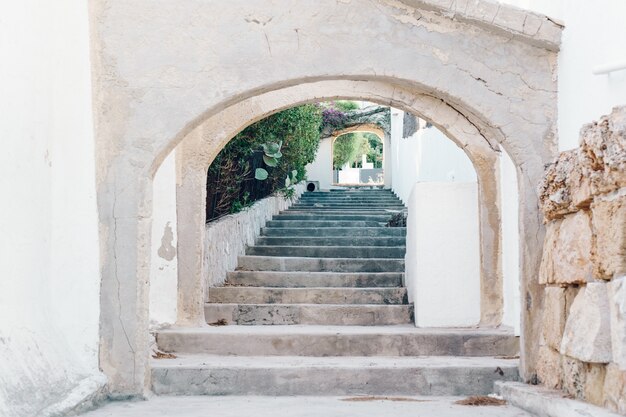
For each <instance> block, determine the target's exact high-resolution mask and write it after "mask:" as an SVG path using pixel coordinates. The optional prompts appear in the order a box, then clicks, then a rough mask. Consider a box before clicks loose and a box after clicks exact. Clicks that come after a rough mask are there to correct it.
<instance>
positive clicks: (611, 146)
mask: <svg viewBox="0 0 626 417" xmlns="http://www.w3.org/2000/svg"><path fill="white" fill-rule="evenodd" d="M539 193H540V204H541V209H542V211H543V214H544V217H545V223H546V230H547V232H546V238H545V242H544V251H543V258H542V263H541V269H540V276H539V282H540V284H542V285H544V292H545V298H544V305H543V315H542V335H541V340H540V359H539V364H538V368H537V377H538V380H539V382H541V383H543V384H544V385H546V386H548V387H551V388H557V389H562V390H564V391H565V392H566V393H568V394H569V395H571V396H573V397H575V398H577V399H580V400H584V401H588V402H590V403H593V404H596V405H599V406H604V407H607V408H608V409H610V410H613V411H617V412H619V413H620V414H623V415H626V106H624V107H616V108H614V109H613V111H612V112H611V114H610V115H608V116H605V117H603V118H601V119H600V121H598V122H594V123H591V124H588V125H585V126H584V127H583V128H582V129H581V135H580V146H579V147H578V148H577V149H574V150H571V151H566V152H563V153H561V154H560V155H559V156H558V158H557V159H556V160H555V161H554V162H552V163H551V164H550V165H549V166H548V167H547V169H546V174H545V177H544V180H543V182H542V183H541V184H540V187H539Z"/></svg>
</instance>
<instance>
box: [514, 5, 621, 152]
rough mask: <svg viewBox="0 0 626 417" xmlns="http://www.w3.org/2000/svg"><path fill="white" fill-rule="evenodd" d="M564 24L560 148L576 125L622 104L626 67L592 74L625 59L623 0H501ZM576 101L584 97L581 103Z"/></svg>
mask: <svg viewBox="0 0 626 417" xmlns="http://www.w3.org/2000/svg"><path fill="white" fill-rule="evenodd" d="M502 3H507V4H512V5H514V6H517V7H522V8H525V9H528V10H533V11H536V12H538V13H544V14H546V15H548V16H550V17H552V18H554V19H557V20H559V21H561V22H563V24H564V25H565V30H564V31H563V37H562V40H561V49H560V52H559V61H558V83H559V97H558V106H559V120H558V130H559V150H567V149H573V148H575V147H577V146H578V131H579V129H580V126H582V125H583V124H585V123H587V122H588V121H589V120H594V119H597V118H599V117H600V116H602V115H603V114H607V113H609V112H610V111H611V108H612V107H613V106H617V105H623V104H626V69H625V70H621V71H615V72H612V73H610V74H603V75H594V74H593V72H592V70H593V68H594V67H597V66H602V65H607V64H612V63H616V62H624V59H625V58H624V39H626V25H624V16H626V3H625V2H623V1H619V0H597V1H575V0H503V1H502ZM580 103H585V104H584V105H580Z"/></svg>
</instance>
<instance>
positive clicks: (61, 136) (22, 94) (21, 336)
mask: <svg viewBox="0 0 626 417" xmlns="http://www.w3.org/2000/svg"><path fill="white" fill-rule="evenodd" d="M90 82H91V80H90V61H89V30H88V14H87V4H86V3H85V2H82V1H78V0H60V1H58V2H54V3H45V2H40V1H35V0H24V1H19V2H3V3H2V4H1V5H0V137H1V138H2V145H3V150H2V152H1V153H0V193H1V195H3V196H4V198H3V201H2V206H1V207H0V213H1V214H2V215H1V216H0V233H1V235H2V239H0V253H1V254H2V255H0V270H2V274H3V277H2V279H0V415H2V416H3V417H13V416H33V415H37V416H47V415H51V414H54V413H59V412H63V411H66V410H68V409H71V408H73V407H75V406H76V405H77V404H78V403H80V402H82V401H83V400H85V399H86V398H88V397H89V396H90V395H91V394H93V393H94V392H96V391H97V390H99V389H100V387H101V386H102V384H103V383H104V378H103V377H102V376H101V374H100V373H99V370H98V357H97V352H98V328H99V323H98V321H99V303H100V300H99V282H100V275H99V248H98V219H97V208H96V194H95V179H94V178H95V175H94V174H95V159H94V138H93V126H92V114H91V86H90Z"/></svg>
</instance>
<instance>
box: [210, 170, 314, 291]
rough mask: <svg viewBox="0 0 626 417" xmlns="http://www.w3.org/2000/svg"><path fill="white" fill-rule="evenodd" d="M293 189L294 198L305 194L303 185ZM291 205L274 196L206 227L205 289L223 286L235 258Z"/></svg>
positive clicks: (235, 264)
mask: <svg viewBox="0 0 626 417" xmlns="http://www.w3.org/2000/svg"><path fill="white" fill-rule="evenodd" d="M295 187H296V198H297V197H299V196H300V194H302V192H303V191H304V187H305V185H304V182H302V183H300V184H298V185H296V186H295ZM292 203H293V201H292V200H289V199H286V198H285V197H283V196H281V195H279V194H275V195H272V196H270V197H266V198H264V199H262V200H259V201H257V202H256V203H254V204H253V205H252V206H250V207H249V208H247V209H245V210H243V211H241V212H239V213H236V214H231V215H228V216H225V217H223V218H222V219H219V220H216V221H214V222H211V223H208V224H207V225H206V233H205V240H204V264H205V268H204V270H205V271H206V274H207V275H206V277H205V287H206V288H210V287H214V286H216V285H221V284H223V283H224V281H225V280H226V273H227V272H228V271H234V270H235V267H236V266H237V257H238V256H240V255H244V254H245V251H246V247H248V246H250V245H253V244H254V241H255V240H256V238H257V237H258V236H259V234H260V233H261V228H262V227H263V226H264V225H265V222H267V221H268V220H270V219H271V218H272V216H273V215H275V214H278V213H279V212H280V211H282V210H286V209H287V208H289V206H291V204H292ZM207 294H208V292H207Z"/></svg>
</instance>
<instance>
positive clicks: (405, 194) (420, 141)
mask: <svg viewBox="0 0 626 417" xmlns="http://www.w3.org/2000/svg"><path fill="white" fill-rule="evenodd" d="M403 119H404V112H402V111H401V110H398V109H392V110H391V152H390V154H391V155H390V156H391V158H390V159H391V177H392V180H391V187H392V189H393V191H394V192H395V193H396V194H397V195H398V197H399V198H400V199H401V200H402V201H403V202H404V203H405V204H407V203H408V201H409V196H410V194H411V191H412V190H413V186H414V185H415V183H416V182H433V181H437V182H476V171H475V170H474V167H473V165H472V162H471V161H470V160H469V158H468V157H467V155H466V154H465V152H463V150H462V149H461V148H459V147H458V146H457V145H456V144H455V143H454V142H452V141H451V140H450V139H448V137H447V136H446V135H445V134H444V133H442V132H441V131H440V130H439V129H437V128H435V127H430V128H423V126H424V125H425V123H426V122H425V121H424V120H421V121H420V126H422V128H420V129H418V130H417V131H416V132H415V133H414V134H413V135H412V136H410V137H408V138H403V137H402V130H403Z"/></svg>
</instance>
